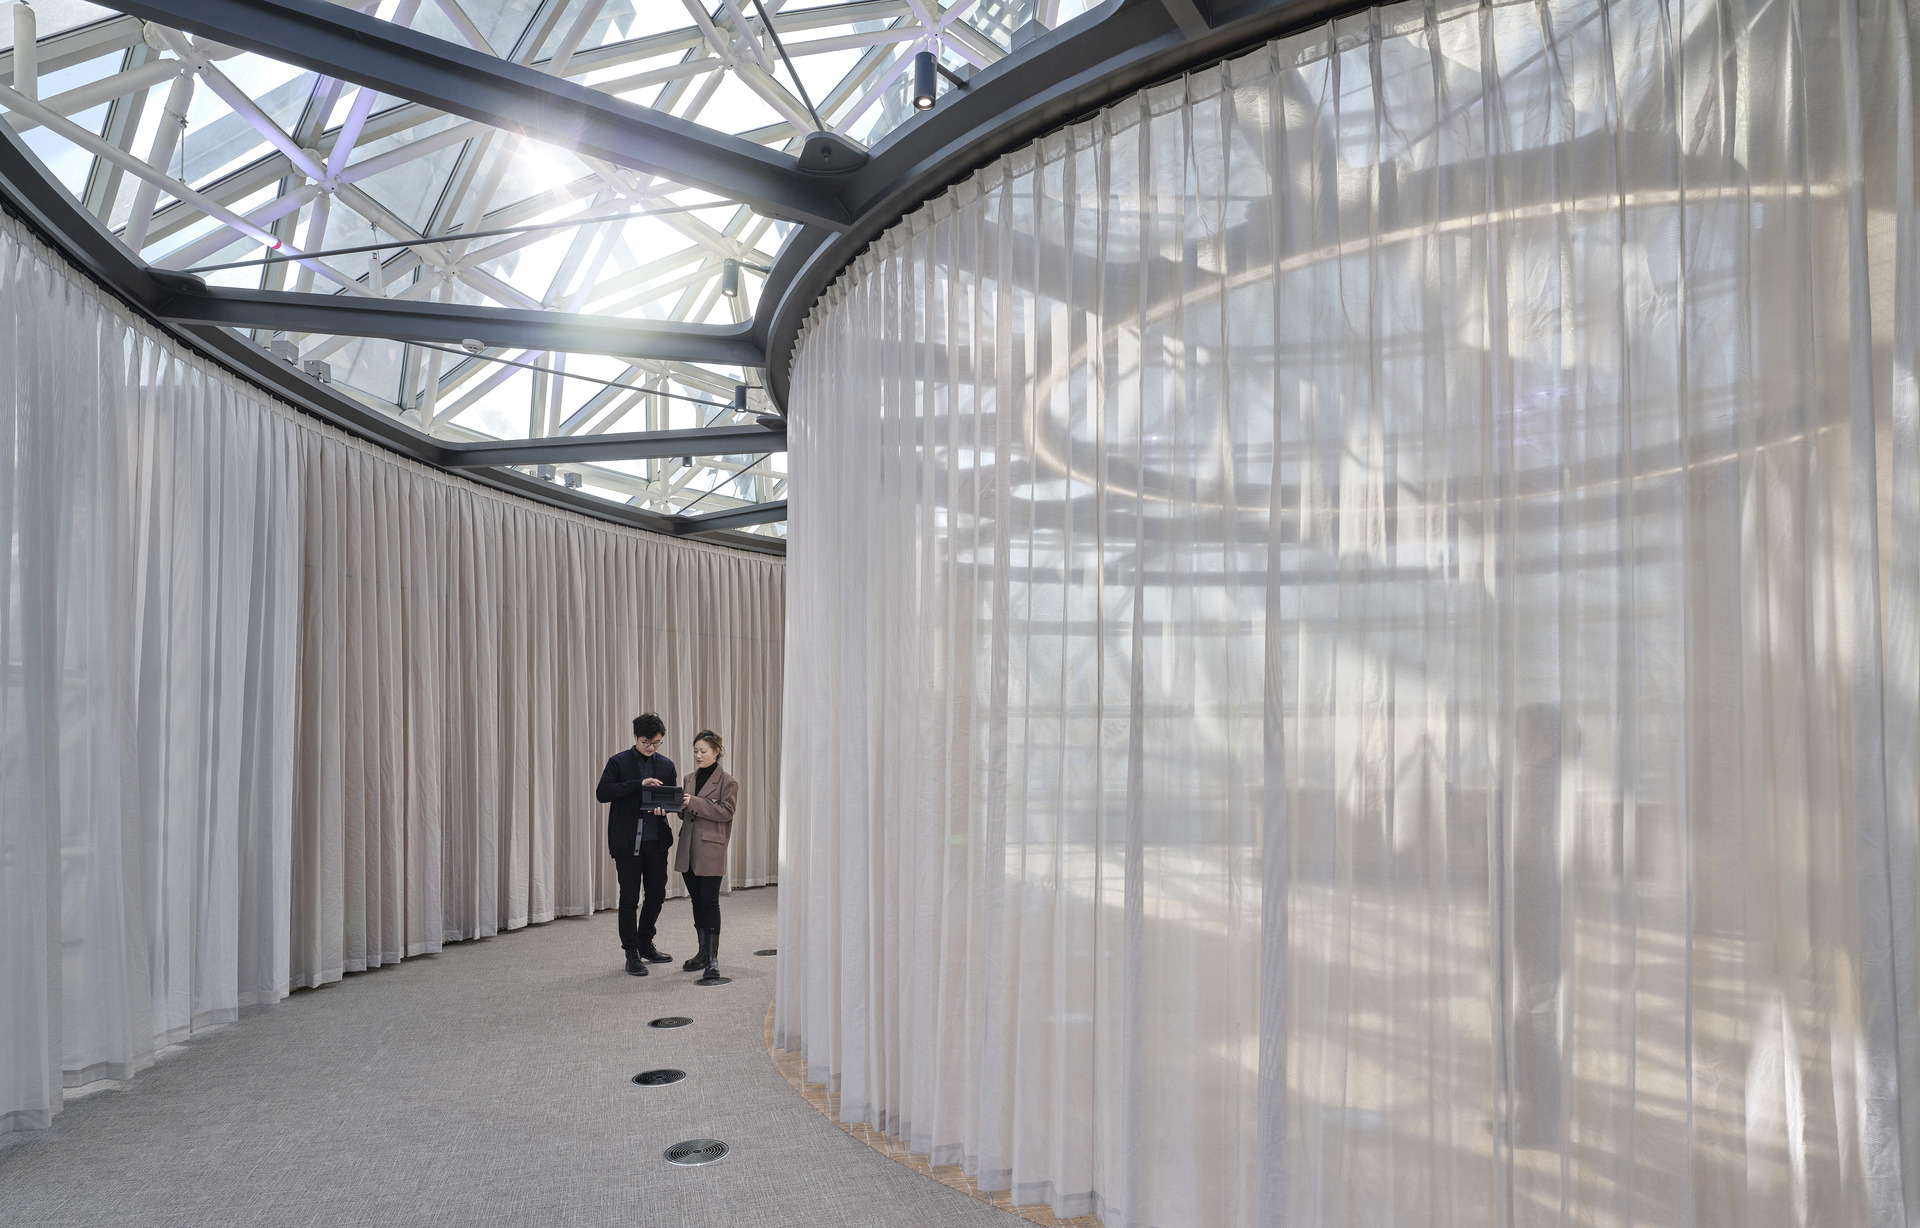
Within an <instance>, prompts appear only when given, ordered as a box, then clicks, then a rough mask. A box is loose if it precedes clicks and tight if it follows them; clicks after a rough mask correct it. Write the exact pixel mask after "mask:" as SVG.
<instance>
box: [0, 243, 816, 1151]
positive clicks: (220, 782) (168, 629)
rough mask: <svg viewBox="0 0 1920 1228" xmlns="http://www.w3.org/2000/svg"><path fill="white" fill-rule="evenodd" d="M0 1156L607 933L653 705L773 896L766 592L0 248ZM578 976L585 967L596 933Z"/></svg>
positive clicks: (777, 609) (757, 568) (776, 598)
mask: <svg viewBox="0 0 1920 1228" xmlns="http://www.w3.org/2000/svg"><path fill="white" fill-rule="evenodd" d="M0 541H4V542H5V543H6V544H7V549H8V555H7V558H6V560H5V565H4V566H0V662H4V664H5V668H6V674H5V677H4V685H0V1130H5V1129H17V1128H22V1127H27V1128H31V1127H38V1126H44V1125H46V1124H47V1122H48V1121H49V1119H50V1118H51V1116H52V1115H53V1114H54V1113H55V1112H57V1111H58V1109H59V1106H60V1102H61V1094H62V1088H63V1086H64V1087H72V1086H76V1085H79V1084H83V1083H87V1082H91V1081H93V1080H96V1079H100V1078H126V1077H129V1076H131V1075H132V1074H133V1073H134V1072H136V1071H137V1070H139V1069H140V1068H142V1067H143V1066H144V1065H146V1064H147V1063H148V1062H149V1061H151V1059H152V1056H153V1054H154V1053H155V1052H156V1051H157V1050H158V1049H159V1048H161V1047H163V1046H165V1045H167V1044H169V1043H172V1042H174V1041H177V1040H180V1039H183V1038H185V1037H186V1036H188V1035H190V1034H191V1033H192V1031H194V1030H195V1029H197V1028H200V1027H204V1026H208V1025H211V1024H217V1023H221V1022H225V1021H229V1020H232V1019H234V1018H235V1017H236V1016H237V1015H238V1013H239V1010H240V1008H241V1007H242V1006H245V1005H248V1004H252V1003H258V1002H271V1001H275V1000H277V999H279V998H281V997H284V996H285V995H286V993H287V992H288V990H289V989H290V988H297V987H300V986H308V985H319V984H322V983H324V982H327V981H331V980H336V979H338V978H339V977H340V976H341V975H342V974H343V972H347V971H353V970H356V969H361V968H367V967H371V966H374V965H378V964H382V963H387V962H391V961H393V960H397V959H400V958H402V957H403V956H405V955H410V954H417V953H419V952H423V951H431V950H436V949H438V948H439V946H440V945H441V944H442V943H443V942H448V941H453V940H456V939H460V938H468V937H474V936H478V935H484V934H491V933H495V932H497V931H498V930H500V929H508V928H514V927H517V926H521V925H526V924H528V923H529V922H538V921H542V920H547V919H550V918H552V917H555V916H557V915H564V914H578V913H584V912H589V911H591V910H593V909H595V908H603V907H607V906H609V905H611V903H612V902H613V899H614V897H615V894H616V888H615V884H614V881H613V872H612V863H611V861H609V859H608V858H607V856H606V853H605V848H604V843H605V807H603V806H599V805H597V804H595V802H594V800H593V786H594V783H595V782H596V781H597V780H598V779H599V773H600V768H601V765H602V764H603V763H604V761H605V757H606V756H607V755H609V754H611V753H613V752H614V751H616V750H619V749H621V748H622V747H623V746H625V745H629V744H630V743H631V735H630V731H629V724H628V722H629V721H630V719H631V718H632V716H633V715H634V714H635V713H636V712H638V711H640V710H641V709H642V708H646V707H651V708H654V709H656V710H658V711H659V712H660V713H661V715H662V716H663V717H665V718H666V720H667V722H668V724H669V727H670V735H671V737H672V738H673V739H674V741H673V744H672V745H673V748H674V749H675V750H678V751H680V752H681V753H682V754H683V755H684V754H685V753H686V752H685V749H684V747H683V746H682V745H681V744H682V743H687V742H690V740H691V738H692V735H693V733H694V732H695V731H696V730H697V729H699V728H700V727H701V726H703V725H710V726H712V727H713V728H715V729H717V730H719V731H721V733H722V734H723V736H725V738H726V739H727V744H728V759H729V765H730V770H731V771H732V772H733V773H734V774H735V775H736V776H738V777H739V779H740V781H741V795H740V796H741V806H740V813H739V817H738V819H737V820H736V835H735V838H734V841H733V845H732V849H731V853H732V864H731V867H730V870H731V872H730V876H729V878H730V881H731V883H732V884H733V885H735V886H744V885H755V884H758V883H764V882H770V881H772V880H773V878H774V876H775V869H776V863H775V856H776V851H777V841H778V834H777V832H776V831H775V822H776V816H777V813H778V785H779V781H778V770H777V763H778V754H779V718H780V683H781V671H782V665H781V654H782V652H783V650H784V639H783V633H782V618H783V609H782V606H783V601H784V595H783V584H784V565H783V563H782V562H781V561H780V560H778V559H771V558H766V557H764V556H758V555H743V554H737V553H734V552H731V551H726V550H720V549H715V548H708V547H703V546H699V545H694V544H690V543H679V542H669V541H666V540H663V539H661V538H658V537H654V536H650V535H647V534H641V533H636V532H631V531H627V530H622V529H619V528H615V527H613V526H611V525H607V524H605V523H602V522H597V521H591V520H587V519H585V518H582V517H577V516H571V515H568V514H565V513H561V512H557V511H554V510H551V509H547V508H542V507H538V506H535V505H532V504H527V503H522V502H520V501H517V500H514V499H511V498H506V497H502V496H500V495H496V494H493V493H490V492H487V491H484V490H482V489H481V488H478V487H475V486H472V485H470V484H468V483H465V482H462V481H460V480H458V479H454V478H449V477H447V476H445V475H443V474H439V473H437V472H434V471H431V470H427V469H424V468H421V467H419V466H415V465H411V464H409V463H407V462H404V461H401V460H399V459H397V458H395V457H393V456H391V455H389V454H386V453H383V452H381V451H379V450H378V449H375V448H372V447H369V446H367V445H364V444H361V443H359V442H357V441H355V440H352V439H350V438H348V437H346V436H344V435H342V434H341V433H339V432H337V431H333V430H331V429H329V428H327V427H325V426H322V425H320V424H319V423H317V422H315V421H313V420H312V419H308V418H304V417H302V416H300V415H298V414H295V413H293V412H291V411H288V410H286V409H285V408H283V407H281V406H278V405H275V404H271V403H269V402H267V401H265V400H263V399H262V398H261V397H260V396H259V395H258V394H257V393H256V392H255V391H254V390H253V389H252V388H250V387H249V386H247V385H245V384H242V383H240V382H239V381H236V380H234V379H232V378H231V377H229V376H226V375H224V374H223V373H220V372H218V371H216V370H213V369H211V368H209V367H207V366H206V365H204V364H203V363H201V362H200V361H198V360H196V359H194V358H192V357H190V356H186V355H183V354H182V353H181V352H180V351H179V350H178V349H177V348H176V347H175V346H174V345H173V344H172V343H171V342H169V341H167V340H166V339H164V338H163V337H161V336H159V335H158V334H156V333H154V332H153V331H151V330H150V329H148V328H146V327H145V326H144V325H141V324H139V323H138V322H136V321H135V320H133V319H132V318H131V317H130V316H129V315H128V314H127V313H126V312H125V311H124V309H122V308H121V307H120V306H119V305H118V304H116V303H114V302H113V301H112V300H111V299H109V298H108V297H106V296H105V295H104V294H102V293H101V292H100V291H98V290H97V289H96V288H94V287H93V286H92V285H91V284H89V283H87V282H86V281H85V280H84V279H83V278H81V277H79V276H78V275H77V274H75V273H73V272H72V271H71V270H70V269H69V268H68V267H67V266H66V265H64V264H63V263H62V262H61V261H60V259H59V258H58V257H57V256H56V255H54V254H53V253H52V252H50V251H49V250H48V249H46V248H45V247H43V246H41V245H40V244H39V243H37V242H36V241H34V240H33V239H32V238H31V237H28V236H27V235H26V234H25V233H24V232H23V231H22V230H20V229H19V228H18V227H16V226H15V225H14V224H13V223H12V222H11V221H10V220H7V219H4V218H0ZM607 924H608V925H609V932H608V949H609V955H610V957H614V958H617V956H613V945H614V943H613V937H612V933H611V921H609V922H608V923H607Z"/></svg>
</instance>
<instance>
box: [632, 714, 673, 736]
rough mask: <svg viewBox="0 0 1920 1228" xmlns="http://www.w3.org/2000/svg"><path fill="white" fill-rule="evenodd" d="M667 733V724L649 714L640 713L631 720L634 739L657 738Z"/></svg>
mask: <svg viewBox="0 0 1920 1228" xmlns="http://www.w3.org/2000/svg"><path fill="white" fill-rule="evenodd" d="M666 732H667V723H666V722H665V721H663V720H661V719H660V718H659V717H657V716H655V715H654V714H653V713H651V712H642V713H641V714H640V715H639V716H636V717H634V718H633V736H634V737H636V738H657V737H660V736H662V735H664V734H665V733H666Z"/></svg>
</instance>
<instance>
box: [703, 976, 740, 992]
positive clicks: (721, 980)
mask: <svg viewBox="0 0 1920 1228" xmlns="http://www.w3.org/2000/svg"><path fill="white" fill-rule="evenodd" d="M694 984H695V985H698V986H699V987H700V988H702V989H712V988H713V987H714V986H715V985H731V984H733V978H732V977H730V976H703V977H701V978H700V979H699V980H697V981H695V982H694Z"/></svg>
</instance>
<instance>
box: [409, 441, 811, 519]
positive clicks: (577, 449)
mask: <svg viewBox="0 0 1920 1228" xmlns="http://www.w3.org/2000/svg"><path fill="white" fill-rule="evenodd" d="M786 450H787V433H786V431H785V429H783V428H777V427H776V428H768V427H764V426H751V425H750V426H708V427H700V428H697V429H695V430H690V431H639V432H634V433H631V434H625V435H612V434H608V435H552V436H548V437H546V438H543V439H499V440H494V439H487V440H481V441H478V442H475V443H449V444H443V445H442V446H441V455H442V456H443V457H444V458H445V459H444V460H443V462H442V463H443V464H445V465H446V467H447V468H449V469H478V468H480V467H482V466H484V465H564V464H572V463H592V462H594V461H610V460H658V459H660V458H663V457H668V456H738V455H741V454H743V453H748V452H785V451H786ZM774 519H776V520H778V519H780V517H777V516H776V517H774Z"/></svg>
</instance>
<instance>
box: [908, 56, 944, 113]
mask: <svg viewBox="0 0 1920 1228" xmlns="http://www.w3.org/2000/svg"><path fill="white" fill-rule="evenodd" d="M938 80H939V76H938V73H937V71H936V70H935V68H934V58H933V52H931V51H922V52H920V53H919V54H918V55H916V56H914V57H913V109H914V110H916V111H927V110H931V109H932V108H933V88H934V85H935V83H936V82H937V81H938Z"/></svg>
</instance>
